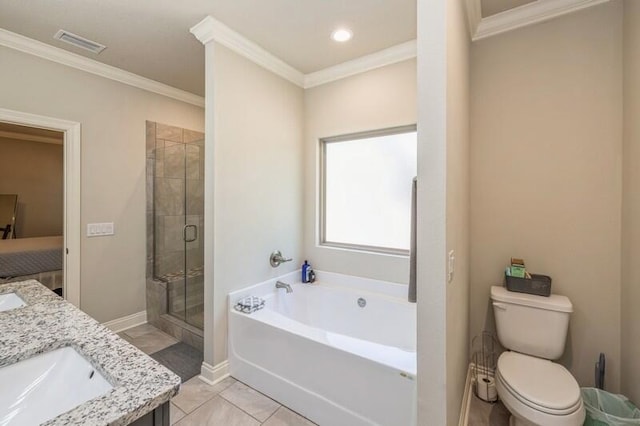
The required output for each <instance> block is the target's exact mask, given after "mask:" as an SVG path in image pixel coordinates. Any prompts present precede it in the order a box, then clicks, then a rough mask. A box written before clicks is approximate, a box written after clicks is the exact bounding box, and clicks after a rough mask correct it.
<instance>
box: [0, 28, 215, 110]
mask: <svg viewBox="0 0 640 426" xmlns="http://www.w3.org/2000/svg"><path fill="white" fill-rule="evenodd" d="M0 46H5V47H8V48H10V49H15V50H19V51H21V52H25V53H28V54H30V55H34V56H38V57H40V58H43V59H47V60H49V61H53V62H57V63H59V64H62V65H66V66H69V67H72V68H76V69H79V70H82V71H85V72H88V73H91V74H95V75H98V76H100V77H104V78H108V79H110V80H114V81H117V82H120V83H123V84H126V85H129V86H133V87H137V88H139V89H142V90H146V91H148V92H153V93H157V94H159V95H162V96H166V97H168V98H172V99H176V100H178V101H182V102H186V103H188V104H192V105H196V106H199V107H204V98H203V97H202V96H198V95H194V94H193V93H189V92H186V91H184V90H181V89H176V88H175V87H171V86H168V85H166V84H164V83H160V82H158V81H155V80H151V79H148V78H146V77H142V76H139V75H137V74H134V73H131V72H129V71H125V70H122V69H120V68H116V67H112V66H111V65H107V64H103V63H102V62H98V61H95V60H93V59H89V58H85V57H84V56H80V55H77V54H75V53H71V52H68V51H66V50H64V49H60V48H58V47H55V46H51V45H48V44H46V43H42V42H40V41H37V40H33V39H31V38H28V37H25V36H22V35H20V34H16V33H13V32H11V31H7V30H5V29H2V28H0Z"/></svg>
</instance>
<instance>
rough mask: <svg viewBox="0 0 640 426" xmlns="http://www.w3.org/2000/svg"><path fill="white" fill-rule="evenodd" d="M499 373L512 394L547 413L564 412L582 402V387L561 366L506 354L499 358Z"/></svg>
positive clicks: (511, 353)
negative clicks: (549, 411)
mask: <svg viewBox="0 0 640 426" xmlns="http://www.w3.org/2000/svg"><path fill="white" fill-rule="evenodd" d="M498 371H499V372H500V376H501V377H502V380H503V381H504V382H505V384H506V385H508V386H509V388H510V389H511V390H512V391H514V392H516V393H517V394H518V395H519V396H520V397H521V399H524V400H526V401H529V402H531V403H532V405H535V406H538V407H539V408H540V409H541V410H543V411H547V410H551V411H558V410H559V411H563V410H566V409H569V408H572V407H575V406H576V405H577V404H579V402H580V398H581V397H580V387H579V386H578V383H577V382H576V380H575V379H574V378H573V376H572V375H571V373H569V371H567V369H566V368H564V367H563V366H561V365H560V364H556V363H553V362H551V361H549V360H546V359H541V358H535V357H532V356H529V355H523V354H519V353H517V352H504V353H503V354H502V355H500V358H498Z"/></svg>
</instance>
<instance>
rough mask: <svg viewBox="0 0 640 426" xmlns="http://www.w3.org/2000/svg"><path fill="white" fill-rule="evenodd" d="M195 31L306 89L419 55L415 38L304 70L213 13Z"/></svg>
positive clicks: (201, 36) (207, 40)
mask: <svg viewBox="0 0 640 426" xmlns="http://www.w3.org/2000/svg"><path fill="white" fill-rule="evenodd" d="M191 34H193V35H194V36H195V37H196V38H197V39H198V40H199V41H200V42H201V43H202V44H204V45H206V44H208V43H210V42H212V41H216V42H218V43H220V44H222V45H223V46H225V47H227V48H229V49H231V50H233V51H234V52H236V53H237V54H239V55H241V56H244V57H245V58H247V59H249V60H250V61H252V62H255V63H256V64H258V65H260V66H262V67H263V68H266V69H268V70H269V71H271V72H273V73H275V74H276V75H279V76H280V77H282V78H284V79H285V80H288V81H290V82H292V83H293V84H295V85H297V86H299V87H302V88H303V89H308V88H310V87H315V86H319V85H321V84H325V83H330V82H332V81H336V80H340V79H342V78H345V77H349V76H352V75H356V74H360V73H363V72H366V71H370V70H372V69H376V68H380V67H384V66H386V65H391V64H395V63H397V62H402V61H405V60H407V59H411V58H415V57H416V56H417V48H416V46H417V42H416V40H411V41H407V42H405V43H401V44H398V45H396V46H392V47H389V48H387V49H384V50H381V51H379V52H375V53H372V54H370V55H365V56H362V57H360V58H356V59H353V60H351V61H347V62H343V63H341V64H338V65H335V66H332V67H328V68H325V69H322V70H319V71H316V72H312V73H309V74H303V73H302V72H301V71H298V70H297V69H295V68H293V67H292V66H291V65H289V64H287V63H285V62H284V61H282V60H281V59H280V58H277V57H276V56H274V55H272V54H271V53H269V52H268V51H266V50H265V49H263V48H262V47H260V46H258V45H257V44H256V43H254V42H253V41H251V40H249V39H248V38H246V37H244V36H243V35H241V34H239V33H237V32H236V31H234V30H232V29H231V28H229V27H227V26H226V25H224V24H223V23H222V22H220V21H218V20H216V19H215V18H213V17H212V16H207V17H206V18H204V19H203V20H202V21H200V22H199V23H198V24H196V25H194V26H193V27H192V28H191Z"/></svg>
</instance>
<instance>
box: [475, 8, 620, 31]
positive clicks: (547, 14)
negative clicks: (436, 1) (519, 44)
mask: <svg viewBox="0 0 640 426" xmlns="http://www.w3.org/2000/svg"><path fill="white" fill-rule="evenodd" d="M480 1H481V0H469V1H468V2H467V18H468V20H469V22H470V25H472V24H473V22H475V21H476V20H477V13H478V11H480V10H481V9H480V6H479V5H478V4H479V3H480ZM608 1H609V0H537V1H534V2H531V3H527V4H525V5H522V6H520V7H516V8H514V9H510V10H506V11H504V12H502V13H497V14H495V15H492V16H488V17H486V18H482V19H481V20H480V21H479V22H477V25H476V26H475V28H473V27H472V29H471V39H472V40H473V41H477V40H482V39H484V38H487V37H491V36H494V35H498V34H502V33H504V32H507V31H511V30H515V29H517V28H522V27H525V26H528V25H533V24H537V23H539V22H543V21H548V20H550V19H553V18H556V17H558V16H562V15H566V14H568V13H573V12H577V11H579V10H582V9H585V8H587V7H591V6H597V5H599V4H602V3H606V2H608Z"/></svg>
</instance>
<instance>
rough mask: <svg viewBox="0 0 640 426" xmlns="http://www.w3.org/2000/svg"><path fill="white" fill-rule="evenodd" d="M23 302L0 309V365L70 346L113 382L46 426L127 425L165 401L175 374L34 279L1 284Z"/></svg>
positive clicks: (175, 385)
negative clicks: (99, 393)
mask: <svg viewBox="0 0 640 426" xmlns="http://www.w3.org/2000/svg"><path fill="white" fill-rule="evenodd" d="M10 292H15V293H16V294H17V295H18V296H20V297H21V298H22V299H23V300H24V301H25V303H26V304H27V306H25V307H22V308H18V309H14V310H11V311H5V312H0V330H2V332H1V333H0V367H3V366H6V365H9V364H13V363H15V362H18V361H21V360H24V359H27V358H30V357H32V356H34V355H37V354H41V353H44V352H49V351H51V350H54V349H58V348H61V347H65V346H71V347H73V348H74V349H76V351H78V352H79V353H80V354H82V355H83V356H84V357H85V358H86V359H87V360H88V361H89V362H90V363H91V364H92V365H93V367H94V368H96V369H97V370H98V371H99V372H100V373H102V375H103V376H104V377H105V379H107V381H109V382H110V383H111V384H112V385H113V387H114V388H113V389H112V390H111V391H110V392H109V393H107V394H105V395H103V396H100V397H98V398H95V399H92V400H90V401H87V402H85V403H84V404H82V405H80V406H78V407H76V408H74V409H73V410H71V411H68V412H66V413H63V414H61V415H59V416H58V417H56V418H54V419H52V420H49V421H48V422H46V423H44V424H45V425H92V426H98V425H127V424H129V423H131V422H133V421H134V420H136V419H138V418H140V417H142V416H144V415H145V414H147V413H148V412H150V411H152V410H154V409H155V408H157V407H159V406H160V405H162V404H163V403H165V402H167V401H169V399H170V398H171V397H173V396H174V395H176V394H177V393H178V390H179V388H180V378H179V377H178V376H176V375H175V374H173V373H172V372H171V371H169V370H167V369H166V368H165V367H163V366H162V365H160V364H158V363H157V362H156V361H154V360H153V359H152V358H150V357H149V356H147V355H146V354H144V353H143V352H141V351H140V350H138V349H137V348H135V347H134V346H132V345H131V344H129V343H128V342H126V341H125V340H123V339H121V338H120V337H118V336H117V335H116V334H114V333H113V332H111V331H110V330H109V329H107V328H106V327H104V326H103V325H101V324H100V323H98V322H97V321H96V320H94V319H93V318H91V317H90V316H89V315H87V314H85V313H84V312H82V311H80V310H79V309H77V308H76V307H75V306H73V305H72V304H70V303H68V302H66V301H65V300H63V299H62V298H60V297H58V296H57V295H56V294H55V293H53V292H51V291H50V290H48V289H47V288H46V287H44V286H43V285H42V284H40V283H39V282H37V281H35V280H29V281H22V282H17V283H10V284H4V285H0V294H3V293H10Z"/></svg>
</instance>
